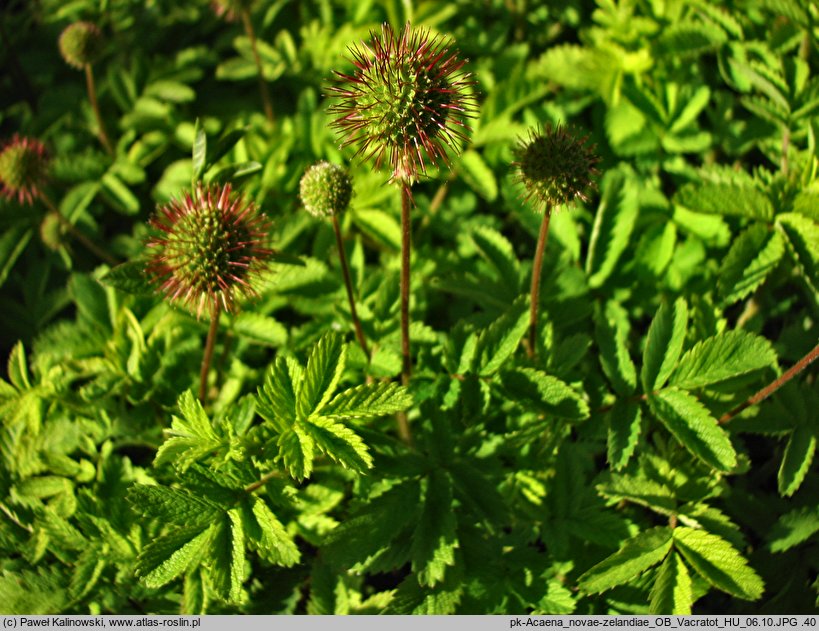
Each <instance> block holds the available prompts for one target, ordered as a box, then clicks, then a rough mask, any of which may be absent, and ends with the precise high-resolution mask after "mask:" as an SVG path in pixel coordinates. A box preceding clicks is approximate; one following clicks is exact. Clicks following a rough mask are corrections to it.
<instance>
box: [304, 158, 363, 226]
mask: <svg viewBox="0 0 819 631" xmlns="http://www.w3.org/2000/svg"><path fill="white" fill-rule="evenodd" d="M352 196H353V181H352V179H351V178H350V174H349V173H347V169H345V168H343V167H340V166H338V165H337V164H332V163H330V162H327V161H326V160H322V161H321V162H317V163H316V164H314V165H312V166H310V167H308V168H307V170H306V171H305V172H304V175H302V176H301V181H300V182H299V197H301V201H302V203H303V204H304V207H305V208H306V209H307V212H309V213H310V214H311V215H314V216H316V217H331V216H332V215H339V214H341V213H343V212H344V211H345V210H347V206H349V205H350V199H351V198H352Z"/></svg>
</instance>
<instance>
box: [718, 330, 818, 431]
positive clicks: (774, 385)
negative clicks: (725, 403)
mask: <svg viewBox="0 0 819 631" xmlns="http://www.w3.org/2000/svg"><path fill="white" fill-rule="evenodd" d="M817 358H819V344H817V345H816V346H814V347H813V350H811V351H810V352H809V353H808V354H807V355H805V356H804V357H803V358H802V359H800V360H799V361H798V362H796V363H795V364H794V365H793V366H791V367H790V368H789V369H788V370H786V371H785V372H784V373H783V374H782V376H781V377H779V378H778V379H775V380H774V381H772V382H771V383H769V384H768V385H767V386H765V387H764V388H762V390H759V391H758V392H757V393H756V394H753V395H752V396H750V397H749V398H748V399H747V400H746V401H744V402H743V403H741V404H740V405H738V406H737V407H735V408H734V409H733V410H731V411H730V412H726V413H725V414H723V415H722V416H721V417H720V419H719V424H720V425H723V424H725V423H727V422H728V421H730V420H731V419H733V418H734V417H735V416H736V415H737V414H739V413H740V412H742V411H743V410H745V409H746V408H749V407H751V406H752V405H756V404H757V403H760V402H762V401H764V400H765V399H767V398H768V397H769V396H771V395H772V394H773V393H774V392H776V391H777V390H779V388H781V387H782V386H784V385H785V384H786V383H788V382H789V381H790V380H791V379H793V378H794V377H795V376H796V375H798V374H799V373H800V372H802V371H803V370H805V368H807V367H808V366H810V364H811V363H812V362H814V361H816V359H817Z"/></svg>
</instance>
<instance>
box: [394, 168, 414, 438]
mask: <svg viewBox="0 0 819 631" xmlns="http://www.w3.org/2000/svg"><path fill="white" fill-rule="evenodd" d="M411 205H412V191H411V190H410V184H409V182H407V181H403V182H401V383H402V384H403V385H404V386H408V385H409V382H410V377H411V376H412V359H411V357H410V333H409V299H410V249H411V247H412V232H411V228H412V225H411V222H410V206H411ZM397 419H398V435H399V436H400V437H401V440H403V441H404V442H405V443H406V444H408V445H411V444H412V433H411V432H410V428H409V421H408V419H407V415H406V413H404V412H400V413H399V414H398V416H397Z"/></svg>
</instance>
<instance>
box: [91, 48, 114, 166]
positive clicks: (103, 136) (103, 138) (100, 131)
mask: <svg viewBox="0 0 819 631" xmlns="http://www.w3.org/2000/svg"><path fill="white" fill-rule="evenodd" d="M85 87H86V88H88V100H89V101H90V102H91V109H92V110H93V111H94V117H95V118H96V119H97V135H98V136H99V138H100V142H101V143H102V146H103V147H105V150H106V151H107V152H108V153H109V154H111V155H113V154H114V149H113V147H112V146H111V141H110V140H108V134H107V133H106V132H105V124H104V123H103V122H102V114H100V105H99V103H98V102H97V88H96V87H95V85H94V71H93V70H92V69H91V64H85Z"/></svg>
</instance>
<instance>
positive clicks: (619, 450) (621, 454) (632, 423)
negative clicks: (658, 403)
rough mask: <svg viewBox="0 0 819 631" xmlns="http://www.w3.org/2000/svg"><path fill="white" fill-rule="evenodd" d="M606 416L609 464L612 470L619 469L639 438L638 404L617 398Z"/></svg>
mask: <svg viewBox="0 0 819 631" xmlns="http://www.w3.org/2000/svg"><path fill="white" fill-rule="evenodd" d="M607 418H608V425H609V432H608V459H609V464H610V465H611V468H612V469H613V470H614V471H619V470H620V469H622V468H623V467H625V466H626V465H627V464H628V461H629V459H630V458H631V456H632V454H633V453H634V450H635V449H636V448H637V441H638V440H639V439H640V423H641V421H642V413H641V411H640V405H639V404H638V403H636V402H635V401H624V400H623V399H618V400H617V402H616V403H615V404H614V407H613V408H612V409H611V411H610V412H609V413H608V416H607Z"/></svg>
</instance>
